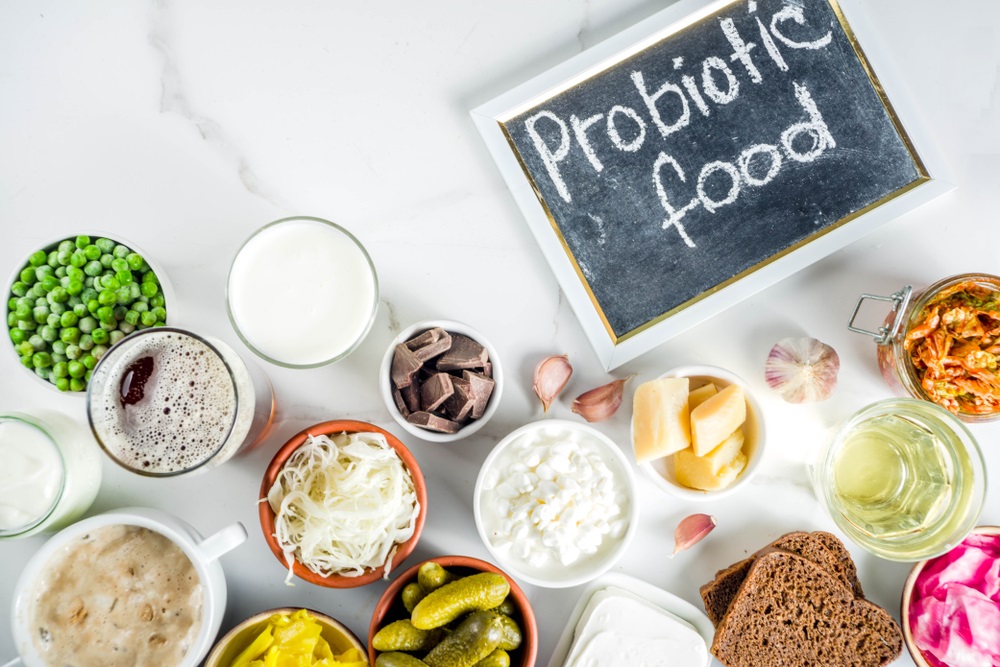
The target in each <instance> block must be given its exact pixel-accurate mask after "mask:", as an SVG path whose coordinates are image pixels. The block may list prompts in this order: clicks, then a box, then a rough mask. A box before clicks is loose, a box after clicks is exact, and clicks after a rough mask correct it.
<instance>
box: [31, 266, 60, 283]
mask: <svg viewBox="0 0 1000 667" xmlns="http://www.w3.org/2000/svg"><path fill="white" fill-rule="evenodd" d="M55 274H56V270H55V268H53V267H51V266H48V265H45V264H43V265H42V266H39V267H38V268H37V269H35V277H36V278H38V280H41V279H42V278H47V277H49V276H54V275H55Z"/></svg>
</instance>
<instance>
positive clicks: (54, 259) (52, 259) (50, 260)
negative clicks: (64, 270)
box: [39, 250, 59, 269]
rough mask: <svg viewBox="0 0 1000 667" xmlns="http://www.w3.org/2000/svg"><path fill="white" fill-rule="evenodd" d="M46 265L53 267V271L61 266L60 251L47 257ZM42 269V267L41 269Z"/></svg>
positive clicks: (54, 251) (55, 251)
mask: <svg viewBox="0 0 1000 667" xmlns="http://www.w3.org/2000/svg"><path fill="white" fill-rule="evenodd" d="M45 263H46V264H48V265H49V266H51V267H52V268H53V269H54V268H56V267H57V266H59V251H58V250H53V251H52V252H50V253H49V254H48V256H46V258H45ZM39 268H41V267H39Z"/></svg>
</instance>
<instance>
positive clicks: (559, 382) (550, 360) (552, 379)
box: [532, 354, 573, 412]
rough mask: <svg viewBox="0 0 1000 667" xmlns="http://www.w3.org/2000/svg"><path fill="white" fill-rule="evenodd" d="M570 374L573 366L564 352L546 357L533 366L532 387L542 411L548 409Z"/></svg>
mask: <svg viewBox="0 0 1000 667" xmlns="http://www.w3.org/2000/svg"><path fill="white" fill-rule="evenodd" d="M571 375H573V367H572V366H571V365H570V363H569V357H568V356H567V355H565V354H560V355H553V356H551V357H546V358H544V359H542V360H541V361H540V362H539V363H538V365H537V366H535V377H534V379H533V381H532V388H533V389H534V390H535V395H536V396H538V398H539V399H541V401H542V410H543V411H544V412H548V411H549V406H550V405H552V401H554V400H555V398H556V396H558V395H559V392H561V391H562V390H563V387H565V386H566V383H567V382H569V377H570V376H571Z"/></svg>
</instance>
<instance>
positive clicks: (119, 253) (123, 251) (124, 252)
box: [113, 244, 132, 259]
mask: <svg viewBox="0 0 1000 667" xmlns="http://www.w3.org/2000/svg"><path fill="white" fill-rule="evenodd" d="M131 252H132V251H131V250H129V249H128V246H123V245H121V244H118V245H116V246H115V249H114V252H113V254H114V256H115V258H116V259H125V258H126V257H128V256H129V253H131Z"/></svg>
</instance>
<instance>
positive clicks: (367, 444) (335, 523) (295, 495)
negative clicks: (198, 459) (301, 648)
mask: <svg viewBox="0 0 1000 667" xmlns="http://www.w3.org/2000/svg"><path fill="white" fill-rule="evenodd" d="M258 512H259V515H260V525H261V529H262V530H263V532H264V539H265V540H266V541H267V545H268V547H270V549H271V552H272V553H273V554H274V555H275V557H276V558H277V559H278V560H279V561H280V562H281V563H282V564H283V565H284V566H285V567H286V568H287V571H288V573H287V576H286V579H285V580H286V583H287V582H288V581H290V580H291V578H292V576H293V575H294V576H296V577H299V578H300V579H304V580H306V581H308V582H310V583H313V584H316V585H318V586H325V587H328V588H354V587H357V586H364V585H366V584H370V583H372V582H374V581H376V580H377V579H380V578H388V576H389V574H390V573H391V572H393V571H394V570H395V569H396V568H397V567H398V566H399V565H400V564H401V563H402V562H403V561H404V560H405V559H406V557H407V556H409V555H410V554H411V553H412V552H413V549H414V548H415V547H416V545H417V540H418V539H419V538H420V533H421V531H422V530H423V527H424V521H425V519H426V515H427V487H426V485H425V483H424V477H423V474H422V473H421V471H420V466H418V465H417V461H416V459H415V458H414V457H413V455H412V454H411V453H410V451H409V450H408V449H407V448H406V446H405V445H404V444H403V443H402V442H400V440H399V439H398V438H396V436H394V435H392V434H391V433H389V432H388V431H386V430H384V429H381V428H379V427H378V426H375V425H374V424H369V423H367V422H362V421H353V420H335V421H328V422H323V423H321V424H316V425H314V426H310V427H309V428H307V429H304V430H303V431H301V432H299V433H297V434H296V435H295V436H293V437H292V438H291V439H290V440H289V441H288V442H286V443H285V444H284V445H283V446H282V447H281V449H279V450H278V452H277V454H275V455H274V458H273V459H272V460H271V463H270V464H269V465H268V467H267V470H266V472H265V473H264V479H263V481H262V482H261V486H260V502H259V510H258Z"/></svg>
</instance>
